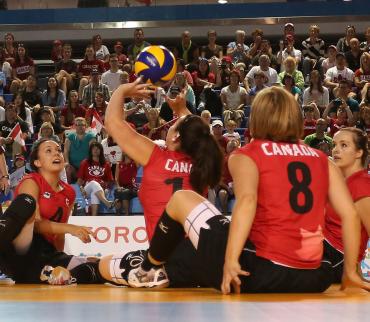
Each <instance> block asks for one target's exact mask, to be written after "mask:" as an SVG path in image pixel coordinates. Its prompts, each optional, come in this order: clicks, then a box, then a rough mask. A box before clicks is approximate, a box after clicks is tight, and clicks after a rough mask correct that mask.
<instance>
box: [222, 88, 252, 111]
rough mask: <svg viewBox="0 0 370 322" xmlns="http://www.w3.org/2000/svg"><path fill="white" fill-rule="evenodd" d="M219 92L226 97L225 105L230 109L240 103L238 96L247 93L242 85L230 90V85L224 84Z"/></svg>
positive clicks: (234, 108)
mask: <svg viewBox="0 0 370 322" xmlns="http://www.w3.org/2000/svg"><path fill="white" fill-rule="evenodd" d="M221 94H224V95H225V97H226V102H227V107H228V108H229V109H230V110H236V109H237V108H238V107H239V105H240V104H241V103H240V97H241V96H242V95H243V94H244V95H247V91H246V90H245V88H244V87H240V86H238V89H237V90H236V91H235V92H232V91H231V90H230V86H226V87H223V88H222V89H221ZM244 103H245V102H244Z"/></svg>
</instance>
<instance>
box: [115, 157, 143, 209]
mask: <svg viewBox="0 0 370 322" xmlns="http://www.w3.org/2000/svg"><path fill="white" fill-rule="evenodd" d="M136 176H137V165H136V163H135V162H134V161H133V160H132V159H130V157H129V156H128V155H127V154H124V153H122V160H121V161H120V162H119V163H118V165H117V167H116V171H115V176H114V178H115V181H116V189H115V190H114V198H115V200H116V212H117V214H118V213H122V210H123V211H124V214H125V215H126V216H128V215H129V214H130V200H131V199H133V198H135V197H137V192H138V188H137V184H136V182H135V181H136Z"/></svg>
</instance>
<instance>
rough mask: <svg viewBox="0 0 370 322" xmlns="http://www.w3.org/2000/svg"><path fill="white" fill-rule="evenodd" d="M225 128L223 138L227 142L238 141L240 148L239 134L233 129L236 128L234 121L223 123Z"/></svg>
mask: <svg viewBox="0 0 370 322" xmlns="http://www.w3.org/2000/svg"><path fill="white" fill-rule="evenodd" d="M225 125H226V126H225V128H226V133H224V137H226V138H227V140H228V141H229V143H230V141H231V140H234V141H235V140H236V141H238V143H239V144H238V146H240V142H241V139H240V134H239V132H236V131H235V129H236V128H237V124H236V122H235V121H234V120H228V121H227V122H225Z"/></svg>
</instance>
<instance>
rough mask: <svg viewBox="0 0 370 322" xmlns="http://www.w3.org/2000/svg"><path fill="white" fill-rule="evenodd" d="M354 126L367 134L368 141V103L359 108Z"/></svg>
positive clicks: (369, 108)
mask: <svg viewBox="0 0 370 322" xmlns="http://www.w3.org/2000/svg"><path fill="white" fill-rule="evenodd" d="M356 127H357V128H358V129H361V130H362V131H364V132H365V133H366V134H367V138H368V141H369V142H370V104H369V105H364V106H362V107H361V109H360V117H359V119H358V121H357V123H356Z"/></svg>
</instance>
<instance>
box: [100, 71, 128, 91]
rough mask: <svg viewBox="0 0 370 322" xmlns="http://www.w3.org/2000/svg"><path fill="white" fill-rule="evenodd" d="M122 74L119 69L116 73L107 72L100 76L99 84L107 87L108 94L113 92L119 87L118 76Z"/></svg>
mask: <svg viewBox="0 0 370 322" xmlns="http://www.w3.org/2000/svg"><path fill="white" fill-rule="evenodd" d="M122 73H123V71H122V70H120V69H119V70H118V71H116V72H112V71H111V70H107V71H106V72H105V73H103V75H101V82H102V83H103V84H105V85H107V86H108V88H109V91H110V92H113V91H114V90H116V88H117V87H118V86H119V85H121V81H120V75H121V74H122Z"/></svg>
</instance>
